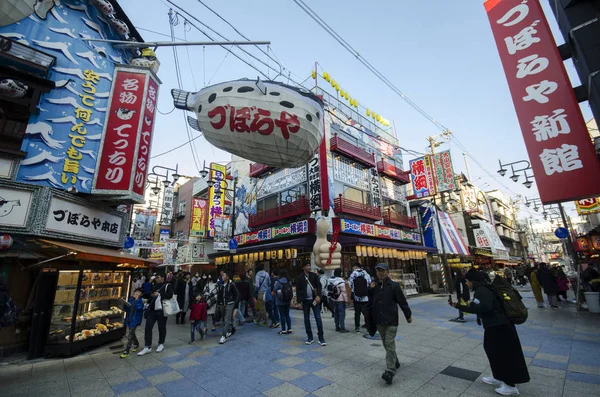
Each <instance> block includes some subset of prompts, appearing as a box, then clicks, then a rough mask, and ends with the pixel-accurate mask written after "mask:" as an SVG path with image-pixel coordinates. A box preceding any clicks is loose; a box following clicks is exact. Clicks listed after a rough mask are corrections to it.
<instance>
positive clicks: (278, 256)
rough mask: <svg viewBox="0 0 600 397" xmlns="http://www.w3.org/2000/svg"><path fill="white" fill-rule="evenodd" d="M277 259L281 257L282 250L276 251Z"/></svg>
mask: <svg viewBox="0 0 600 397" xmlns="http://www.w3.org/2000/svg"><path fill="white" fill-rule="evenodd" d="M277 259H283V250H279V251H277Z"/></svg>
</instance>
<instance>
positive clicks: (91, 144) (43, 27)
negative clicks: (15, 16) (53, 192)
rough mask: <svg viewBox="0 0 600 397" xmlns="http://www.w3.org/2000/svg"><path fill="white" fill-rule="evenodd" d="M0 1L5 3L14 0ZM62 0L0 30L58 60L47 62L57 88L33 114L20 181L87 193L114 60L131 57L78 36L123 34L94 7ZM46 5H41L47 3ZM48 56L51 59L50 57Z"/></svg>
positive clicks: (21, 162)
mask: <svg viewBox="0 0 600 397" xmlns="http://www.w3.org/2000/svg"><path fill="white" fill-rule="evenodd" d="M0 3H1V4H2V6H4V5H5V4H6V3H11V2H7V1H5V0H3V1H0ZM12 3H13V5H12V6H11V5H8V7H9V9H10V8H11V7H12V8H13V9H15V6H16V4H17V3H19V6H21V4H26V3H28V4H33V3H38V4H41V2H33V1H27V2H23V1H20V2H12ZM55 3H57V4H59V2H58V1H57V2H55ZM62 3H63V4H62V5H59V6H57V7H55V8H54V9H52V13H51V14H49V15H48V17H47V18H46V19H41V18H38V17H36V16H35V15H32V16H30V17H29V18H24V19H21V20H19V21H18V22H17V23H12V24H7V25H4V26H1V27H0V35H3V36H5V37H8V38H10V39H12V40H14V41H15V42H17V43H19V44H23V45H27V46H29V47H31V48H33V49H35V50H37V51H41V52H43V53H46V54H48V55H51V56H52V57H53V58H55V59H56V62H55V63H54V64H53V65H44V66H51V67H50V75H51V76H52V77H51V78H52V80H53V81H54V82H55V83H56V88H54V89H52V90H51V91H50V92H48V93H45V94H42V96H41V98H40V102H39V106H38V109H39V111H36V112H33V113H32V115H31V116H30V118H29V121H28V125H27V130H26V133H25V135H24V137H23V143H22V146H21V149H22V150H23V151H24V152H26V154H25V158H23V159H21V161H20V164H19V167H18V173H17V178H16V180H17V181H18V182H24V183H29V184H35V185H40V186H46V187H52V188H56V189H61V190H66V189H69V188H71V189H77V191H78V192H79V193H88V194H89V193H90V192H91V188H92V179H93V177H94V171H95V168H96V162H97V156H96V154H97V153H98V149H99V146H100V140H101V138H102V130H103V124H104V119H105V115H106V112H107V110H106V108H107V100H108V96H109V92H110V87H111V81H112V80H113V71H114V68H115V64H116V63H125V62H126V61H127V60H126V59H125V60H124V59H123V56H124V53H123V52H122V50H119V49H117V48H115V47H114V46H112V45H98V46H96V48H97V49H102V55H100V54H98V53H97V52H96V51H94V50H93V49H92V47H91V46H90V44H89V42H87V41H84V40H82V39H80V38H79V37H80V36H81V37H90V38H105V39H117V40H119V39H120V37H118V36H117V35H116V34H114V33H113V31H112V30H111V29H110V28H109V27H108V25H107V24H105V23H103V22H102V20H104V18H103V17H102V16H101V14H100V13H99V11H98V9H97V8H96V7H92V6H87V5H74V4H75V2H73V1H69V2H66V1H63V2H62ZM44 4H45V5H42V6H41V7H45V6H46V4H48V2H46V3H44ZM75 36H77V39H75ZM19 47H21V46H20V45H19ZM16 49H17V46H14V50H16ZM46 59H48V60H47V61H46ZM117 60H118V61H117ZM44 61H45V62H50V58H49V57H48V58H45V59H44ZM32 70H33V69H32ZM22 72H27V71H22ZM14 165H16V163H13V166H14ZM0 168H3V167H0ZM0 174H3V175H4V174H5V172H4V171H0Z"/></svg>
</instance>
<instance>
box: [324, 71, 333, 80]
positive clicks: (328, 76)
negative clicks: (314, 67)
mask: <svg viewBox="0 0 600 397" xmlns="http://www.w3.org/2000/svg"><path fill="white" fill-rule="evenodd" d="M323 78H324V79H325V81H326V82H330V81H331V76H330V75H329V73H327V72H323Z"/></svg>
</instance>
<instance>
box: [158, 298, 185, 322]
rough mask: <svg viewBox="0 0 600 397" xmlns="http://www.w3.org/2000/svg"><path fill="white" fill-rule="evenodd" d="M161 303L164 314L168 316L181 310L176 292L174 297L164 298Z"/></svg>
mask: <svg viewBox="0 0 600 397" xmlns="http://www.w3.org/2000/svg"><path fill="white" fill-rule="evenodd" d="M161 303H162V308H163V314H164V315H165V316H167V317H168V316H172V315H174V314H177V313H179V312H180V311H181V309H180V308H179V303H177V295H175V294H173V297H172V298H171V299H163V301H162V302H161Z"/></svg>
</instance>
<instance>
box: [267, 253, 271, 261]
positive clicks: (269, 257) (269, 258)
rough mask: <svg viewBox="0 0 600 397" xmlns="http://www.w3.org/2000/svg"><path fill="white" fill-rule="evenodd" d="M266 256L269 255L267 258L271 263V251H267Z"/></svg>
mask: <svg viewBox="0 0 600 397" xmlns="http://www.w3.org/2000/svg"><path fill="white" fill-rule="evenodd" d="M266 254H267V256H266V258H267V260H268V261H270V260H271V251H267V252H266Z"/></svg>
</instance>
